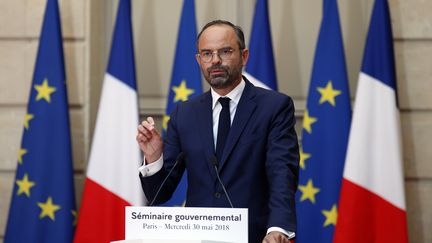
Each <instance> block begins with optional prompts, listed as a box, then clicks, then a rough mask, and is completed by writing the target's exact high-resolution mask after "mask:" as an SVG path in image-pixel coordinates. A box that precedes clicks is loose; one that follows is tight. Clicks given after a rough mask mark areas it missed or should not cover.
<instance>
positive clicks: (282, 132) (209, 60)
mask: <svg viewBox="0 0 432 243" xmlns="http://www.w3.org/2000/svg"><path fill="white" fill-rule="evenodd" d="M197 47H198V54H197V55H196V59H197V62H198V64H199V65H200V67H201V71H202V73H203V75H204V77H205V79H206V80H207V82H208V83H209V84H210V86H211V89H210V90H209V91H208V92H206V93H204V94H202V95H200V96H198V97H195V98H192V99H190V100H188V101H186V102H183V103H180V104H179V105H177V106H176V108H175V109H174V111H173V112H172V114H171V119H170V121H169V124H168V129H167V134H166V138H165V139H164V141H163V140H162V138H161V136H160V134H159V132H158V131H157V130H156V129H155V127H154V121H153V119H152V118H151V117H149V118H147V119H146V120H145V121H143V122H142V123H141V124H140V125H139V126H138V135H137V141H138V143H139V145H140V148H141V150H142V151H143V153H144V161H145V164H144V165H143V166H142V167H141V168H140V178H141V182H142V186H143V189H144V192H145V194H146V196H147V198H148V199H149V200H150V201H151V200H153V199H154V197H155V194H156V192H157V190H158V189H159V185H160V184H161V183H162V181H163V180H164V179H165V177H166V176H167V174H168V171H169V170H170V169H171V168H172V167H173V165H174V163H175V161H176V158H177V156H178V155H179V154H180V153H182V154H184V155H185V158H184V159H183V160H181V161H180V162H179V164H178V165H177V166H176V167H175V168H174V170H173V172H172V174H171V175H170V176H169V177H168V180H167V181H166V184H165V185H164V186H163V188H162V190H161V191H160V194H159V195H158V196H157V198H155V202H156V204H159V203H163V202H165V201H167V200H169V198H170V197H171V196H172V194H173V192H174V190H175V188H176V187H177V185H178V183H179V181H180V179H181V177H182V175H183V172H184V171H185V170H187V171H188V189H187V197H186V206H191V207H230V203H231V202H229V201H228V198H227V197H226V196H225V195H224V193H223V188H222V186H221V184H220V183H218V180H217V175H216V172H215V168H214V167H215V166H216V167H217V170H218V171H219V174H220V178H221V180H222V182H223V183H224V185H225V187H226V190H227V192H228V195H229V196H230V197H231V200H232V205H233V206H234V207H238V208H248V209H249V242H290V239H292V238H294V237H295V231H296V214H295V202H294V201H295V199H294V198H295V192H296V189H297V181H298V162H299V153H298V143H297V135H296V133H295V130H294V124H295V117H294V105H293V102H292V100H291V98H290V97H288V96H286V95H284V94H281V93H278V92H276V91H269V90H265V89H262V88H258V87H255V86H253V84H251V83H250V82H249V81H248V80H247V79H246V78H245V77H244V76H242V68H243V67H244V66H245V65H246V62H247V60H248V57H249V50H248V49H247V48H246V47H245V41H244V35H243V32H242V30H241V28H240V27H238V26H235V25H233V24H232V23H230V22H228V21H222V20H216V21H212V22H210V23H208V24H207V25H205V26H204V27H203V29H202V30H201V32H200V33H199V35H198V38H197ZM219 98H223V99H219Z"/></svg>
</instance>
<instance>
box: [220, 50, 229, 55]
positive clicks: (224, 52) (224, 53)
mask: <svg viewBox="0 0 432 243" xmlns="http://www.w3.org/2000/svg"><path fill="white" fill-rule="evenodd" d="M221 53H222V55H229V54H231V49H223V50H222V51H221Z"/></svg>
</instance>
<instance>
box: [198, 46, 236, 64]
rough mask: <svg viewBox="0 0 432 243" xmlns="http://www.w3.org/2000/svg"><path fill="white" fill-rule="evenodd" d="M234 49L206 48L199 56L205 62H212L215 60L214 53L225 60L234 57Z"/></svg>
mask: <svg viewBox="0 0 432 243" xmlns="http://www.w3.org/2000/svg"><path fill="white" fill-rule="evenodd" d="M234 51H235V50H234V49H232V48H231V47H227V48H222V49H219V50H216V51H210V50H204V51H201V52H200V53H199V54H198V56H199V58H200V59H201V61H203V62H211V61H212V60H213V56H214V54H216V55H217V56H218V57H219V59H221V60H222V61H223V60H229V59H231V58H232V57H233V53H234Z"/></svg>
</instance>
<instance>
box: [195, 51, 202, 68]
mask: <svg viewBox="0 0 432 243" xmlns="http://www.w3.org/2000/svg"><path fill="white" fill-rule="evenodd" d="M195 60H196V61H197V63H198V65H199V66H201V58H200V57H199V54H195Z"/></svg>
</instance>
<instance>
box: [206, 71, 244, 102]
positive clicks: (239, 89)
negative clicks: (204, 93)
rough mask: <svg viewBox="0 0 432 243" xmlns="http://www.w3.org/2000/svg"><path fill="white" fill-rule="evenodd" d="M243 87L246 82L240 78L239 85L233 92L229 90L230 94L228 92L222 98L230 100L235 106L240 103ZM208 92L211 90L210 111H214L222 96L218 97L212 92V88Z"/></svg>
mask: <svg viewBox="0 0 432 243" xmlns="http://www.w3.org/2000/svg"><path fill="white" fill-rule="evenodd" d="M245 86H246V82H245V81H244V80H243V78H242V79H241V81H240V83H239V84H238V85H237V86H236V87H235V88H234V89H233V90H231V92H229V93H228V94H227V95H225V96H223V97H228V98H230V99H231V101H232V102H234V103H235V104H236V105H237V104H238V103H239V101H240V98H241V95H242V93H243V90H244V88H245ZM210 90H211V95H212V109H214V108H215V106H216V104H217V102H218V100H219V98H220V97H222V96H220V95H219V94H218V93H216V91H214V90H213V88H210Z"/></svg>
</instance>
